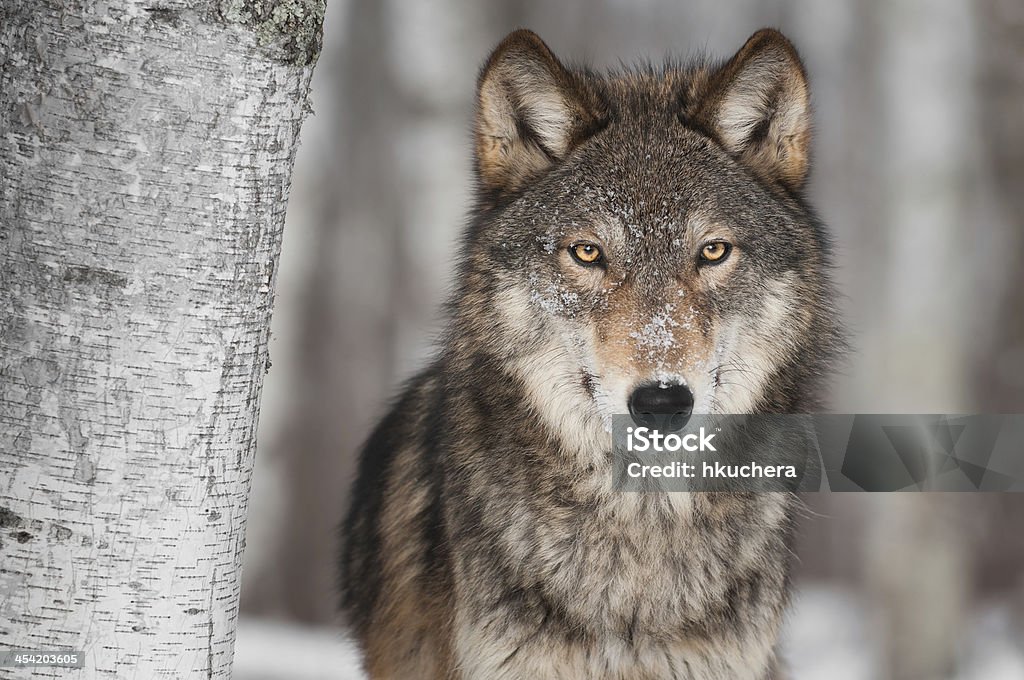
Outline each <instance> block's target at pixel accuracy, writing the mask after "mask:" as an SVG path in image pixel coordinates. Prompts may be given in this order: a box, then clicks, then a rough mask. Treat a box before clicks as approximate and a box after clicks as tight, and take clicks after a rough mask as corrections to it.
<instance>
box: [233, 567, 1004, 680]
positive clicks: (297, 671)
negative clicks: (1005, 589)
mask: <svg viewBox="0 0 1024 680" xmlns="http://www.w3.org/2000/svg"><path fill="white" fill-rule="evenodd" d="M1013 640H1014V633H1013V632H1012V626H1011V625H1010V621H1009V617H1008V616H1007V615H1006V613H1005V612H1003V611H1000V610H997V609H993V610H987V611H983V612H981V613H980V616H979V618H978V620H977V622H976V624H975V625H974V626H973V628H972V630H971V633H970V634H969V635H968V636H967V638H966V639H965V640H964V652H963V653H964V664H963V665H964V668H965V671H964V672H963V673H962V674H961V675H960V676H959V679H958V680H1021V679H1022V678H1024V650H1022V649H1021V648H1020V645H1019V644H1018V643H1015V642H1013ZM876 649H877V642H876V641H875V640H874V639H873V638H872V635H871V630H870V627H869V624H868V618H867V616H866V612H865V611H864V608H863V606H862V605H861V604H860V602H859V600H858V599H857V598H856V597H855V596H854V595H852V594H849V593H845V592H843V591H841V590H837V589H834V588H828V587H824V586H811V587H805V588H804V589H803V590H802V591H800V592H799V593H798V594H797V597H796V602H795V607H794V609H793V612H792V615H791V618H790V621H789V626H788V629H787V631H786V637H785V641H784V655H785V658H786V662H787V664H788V665H789V668H790V671H791V674H792V680H821V679H826V678H827V679H828V680H877V679H878V678H883V677H884V674H882V673H881V672H880V669H879V655H878V653H877V651H876ZM363 677H364V676H363V674H362V673H361V672H360V671H359V664H358V655H357V653H356V651H355V649H354V648H353V646H352V645H351V644H350V643H349V642H347V641H346V640H345V639H344V637H343V636H342V635H341V633H340V632H339V631H335V630H330V629H319V628H301V627H298V626H290V625H287V624H281V623H276V622H267V621H260V620H253V619H242V620H241V622H240V623H239V626H238V641H237V643H236V647H235V672H234V678H235V680H362V679H363Z"/></svg>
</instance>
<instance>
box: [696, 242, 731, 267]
mask: <svg viewBox="0 0 1024 680" xmlns="http://www.w3.org/2000/svg"><path fill="white" fill-rule="evenodd" d="M731 250H732V246H731V245H729V244H728V243H726V242H725V241H712V242H711V243H705V244H704V247H703V248H701V249H700V259H701V260H703V261H704V262H706V263H708V264H718V263H719V262H721V261H722V260H724V259H725V258H726V257H727V256H728V255H729V252H730V251H731Z"/></svg>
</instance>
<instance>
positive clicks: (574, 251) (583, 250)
mask: <svg viewBox="0 0 1024 680" xmlns="http://www.w3.org/2000/svg"><path fill="white" fill-rule="evenodd" d="M569 254H570V255H572V257H573V259H574V260H576V261H577V262H579V263H580V264H584V265H595V264H600V263H601V258H602V257H603V255H602V253H601V248H600V247H599V246H595V245H594V244H593V243H576V244H573V245H571V246H569Z"/></svg>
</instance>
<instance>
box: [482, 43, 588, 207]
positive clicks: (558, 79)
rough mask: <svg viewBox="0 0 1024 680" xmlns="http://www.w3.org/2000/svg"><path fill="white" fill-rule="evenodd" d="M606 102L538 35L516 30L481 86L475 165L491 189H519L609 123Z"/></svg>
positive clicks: (490, 63)
mask: <svg viewBox="0 0 1024 680" xmlns="http://www.w3.org/2000/svg"><path fill="white" fill-rule="evenodd" d="M602 121H603V106H602V105H601V102H600V99H599V97H598V96H597V95H596V93H595V92H593V90H592V89H591V88H590V87H589V86H588V85H587V83H586V82H585V81H584V79H583V78H581V77H579V76H577V75H576V74H574V73H572V72H570V71H569V70H568V69H566V68H565V67H564V66H562V64H561V62H559V61H558V59H557V58H556V57H555V55H554V54H552V53H551V50H550V49H548V46H547V45H545V44H544V41H542V40H541V39H540V38H539V37H537V35H536V34H535V33H533V32H532V31H527V30H524V29H521V30H518V31H514V32H512V33H510V34H509V35H508V36H507V37H506V38H505V39H504V40H502V41H501V43H500V44H499V45H498V46H497V47H496V48H495V50H494V52H493V53H492V54H491V56H490V58H489V59H488V60H487V64H486V65H485V66H484V68H483V71H482V72H481V73H480V79H479V81H478V83H477V101H476V124H475V146H476V167H477V173H478V175H479V178H480V181H481V183H482V185H483V187H484V189H485V190H489V191H497V192H503V191H514V190H515V189H517V188H519V187H521V186H522V185H523V184H524V183H525V182H526V181H527V180H528V179H530V178H531V177H534V176H536V175H537V174H538V173H539V172H541V171H543V170H544V169H546V168H548V167H550V166H551V165H553V164H554V163H556V162H557V161H559V160H561V159H563V158H564V157H565V156H566V154H568V153H569V151H570V150H571V149H572V148H573V147H574V146H575V145H576V144H578V143H579V142H580V141H582V139H584V138H585V137H587V136H588V135H590V134H593V132H595V131H596V130H597V129H598V128H599V127H600V126H601V124H602Z"/></svg>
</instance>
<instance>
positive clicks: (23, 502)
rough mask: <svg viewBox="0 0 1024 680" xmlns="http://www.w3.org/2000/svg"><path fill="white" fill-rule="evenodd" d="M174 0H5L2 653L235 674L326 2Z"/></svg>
mask: <svg viewBox="0 0 1024 680" xmlns="http://www.w3.org/2000/svg"><path fill="white" fill-rule="evenodd" d="M152 4H153V3H146V4H143V3H140V2H133V1H131V0H109V1H105V2H98V1H94V0H74V1H70V2H57V1H56V0H39V1H38V2H31V3H28V2H21V1H19V0H0V45H3V47H4V50H3V54H2V55H0V66H2V69H0V250H2V255H3V257H2V260H0V309H2V316H0V470H2V473H0V564H2V566H3V569H2V570H0V648H4V649H12V648H21V649H33V650H42V649H78V650H84V652H85V655H84V658H85V662H84V671H83V672H82V674H81V675H82V677H90V678H93V677H128V676H132V677H143V678H156V677H206V678H213V677H228V676H229V675H230V666H231V656H232V648H233V644H234V623H235V618H236V614H237V605H238V591H239V578H240V571H239V564H240V559H241V553H242V549H243V546H244V528H245V516H246V507H247V502H248V491H249V480H250V473H251V469H252V462H253V441H254V432H255V426H256V420H257V416H258V410H259V398H260V390H261V386H262V382H263V375H264V373H265V371H266V367H267V366H268V358H267V340H268V335H269V322H270V312H271V304H272V298H273V286H274V281H275V268H276V263H277V259H278V255H279V249H280V242H281V230H282V226H283V222H284V212H285V205H286V202H287V196H288V188H289V181H290V174H291V168H292V162H293V159H294V154H295V149H296V141H297V136H298V132H299V127H300V124H301V121H302V119H303V117H304V116H305V114H306V111H307V108H308V106H307V94H308V85H309V79H310V75H311V73H312V69H313V64H314V62H315V60H316V56H317V54H318V52H319V48H320V33H321V22H322V18H323V11H324V2H323V0H296V1H294V2H290V3H287V4H282V5H280V6H278V7H277V8H276V9H274V11H273V12H272V13H271V12H270V10H264V9H262V8H263V4H262V3H258V2H250V1H248V0H223V1H220V2H218V1H216V0H206V1H200V0H195V1H192V2H189V1H186V0H168V1H166V2H162V3H160V4H159V6H150V5H152ZM67 674H68V671H67V670H66V669H37V671H36V675H34V677H66V676H67Z"/></svg>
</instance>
